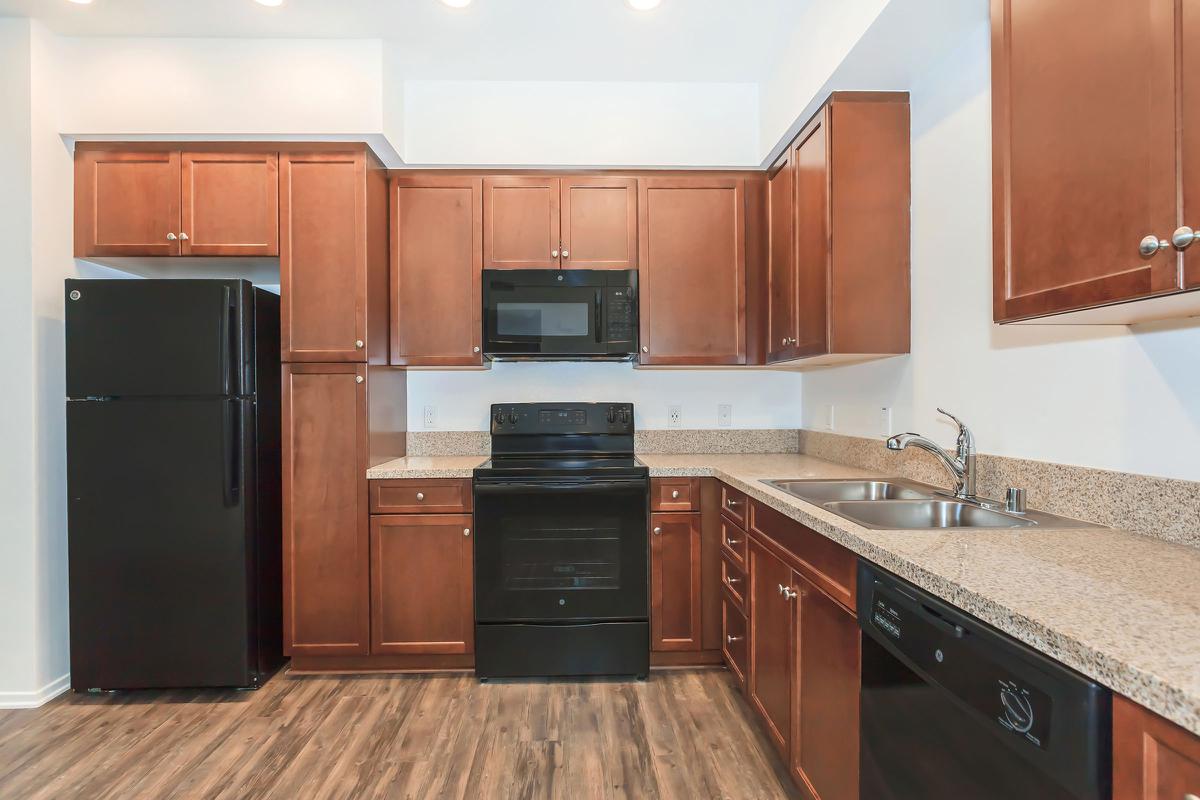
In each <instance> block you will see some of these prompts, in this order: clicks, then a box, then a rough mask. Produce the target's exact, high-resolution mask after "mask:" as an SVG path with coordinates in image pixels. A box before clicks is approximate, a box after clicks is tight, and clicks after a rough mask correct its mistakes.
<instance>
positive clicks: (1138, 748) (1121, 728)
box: [1113, 695, 1200, 800]
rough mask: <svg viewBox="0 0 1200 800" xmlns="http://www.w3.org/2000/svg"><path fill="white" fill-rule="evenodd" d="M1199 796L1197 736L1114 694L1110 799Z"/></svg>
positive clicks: (1199, 739)
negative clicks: (1111, 797)
mask: <svg viewBox="0 0 1200 800" xmlns="http://www.w3.org/2000/svg"><path fill="white" fill-rule="evenodd" d="M1192 797H1200V737H1196V736H1194V735H1192V734H1191V733H1188V732H1187V731H1185V730H1184V729H1183V728H1181V727H1179V726H1178V725H1175V724H1174V723H1172V722H1169V721H1168V720H1165V719H1163V718H1162V717H1160V716H1158V715H1157V714H1154V713H1152V712H1151V711H1148V710H1147V709H1145V708H1142V707H1141V706H1139V705H1138V704H1137V703H1135V702H1133V701H1132V700H1128V699H1126V698H1124V697H1121V696H1120V695H1113V800H1190V799H1191V798H1192Z"/></svg>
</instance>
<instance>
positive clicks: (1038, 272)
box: [992, 0, 1200, 322]
mask: <svg viewBox="0 0 1200 800" xmlns="http://www.w3.org/2000/svg"><path fill="white" fill-rule="evenodd" d="M1101 6H1102V8H1098V7H1097V4H1096V3H1094V2H1089V0H1053V1H1052V2H1044V3H1030V2H1019V1H1018V0H992V119H993V143H992V150H993V173H992V185H993V234H992V240H993V247H994V255H993V269H994V289H993V303H994V316H995V320H996V321H997V322H1008V321H1013V320H1020V319H1026V318H1031V317H1040V316H1045V315H1051V314H1058V313H1061V312H1066V311H1072V310H1077V309H1088V308H1095V307H1099V306H1107V305H1110V304H1115V303H1123V302H1125V301H1129V300H1137V299H1141V298H1147V297H1151V296H1153V295H1157V294H1162V293H1168V292H1174V291H1177V290H1178V289H1180V288H1181V287H1180V277H1179V264H1180V255H1179V253H1178V252H1176V251H1175V250H1174V249H1173V248H1172V247H1170V246H1169V245H1168V246H1165V247H1163V248H1161V249H1157V248H1154V247H1151V248H1150V249H1149V250H1147V251H1145V252H1142V251H1141V250H1140V248H1139V244H1140V243H1141V242H1142V240H1143V238H1145V237H1147V236H1151V237H1155V238H1157V239H1159V240H1162V241H1164V242H1165V241H1166V240H1169V239H1170V238H1171V233H1172V231H1174V230H1175V228H1176V227H1177V225H1178V224H1179V222H1178V218H1177V217H1178V213H1179V207H1178V191H1179V185H1178V182H1179V176H1180V171H1179V168H1180V165H1179V163H1178V161H1177V132H1178V131H1179V130H1181V129H1182V130H1183V137H1184V141H1185V142H1187V141H1192V142H1194V138H1191V137H1195V136H1197V135H1200V134H1197V133H1196V132H1195V126H1194V125H1193V126H1191V130H1187V129H1183V128H1182V125H1181V123H1185V122H1187V123H1194V122H1195V115H1196V111H1195V104H1192V105H1191V107H1190V108H1189V107H1188V105H1187V104H1186V103H1181V102H1180V100H1181V98H1180V92H1181V85H1180V69H1179V63H1178V61H1179V60H1181V62H1182V64H1183V75H1185V76H1186V77H1187V79H1188V80H1189V84H1190V83H1191V82H1194V75H1195V73H1196V70H1195V68H1194V64H1193V59H1194V58H1196V57H1197V55H1196V51H1198V50H1200V46H1198V45H1197V42H1200V39H1198V38H1197V37H1196V36H1195V35H1192V36H1191V37H1190V38H1189V37H1188V36H1187V35H1186V34H1184V35H1181V33H1182V32H1181V31H1180V30H1179V28H1178V27H1177V9H1178V8H1179V6H1180V4H1179V3H1178V2H1174V1H1173V0H1124V1H1123V2H1105V3H1103V4H1101ZM1183 7H1184V13H1183V14H1181V15H1179V17H1178V19H1179V20H1181V21H1182V24H1183V25H1185V26H1187V27H1186V28H1185V31H1191V32H1195V31H1196V25H1197V23H1196V21H1195V16H1196V12H1195V3H1194V2H1185V3H1183ZM1098 12H1099V13H1098ZM1085 16H1086V18H1088V19H1089V20H1091V21H1092V22H1093V23H1094V24H1089V25H1087V26H1080V25H1079V24H1078V22H1079V20H1080V19H1081V18H1084V17H1085ZM1180 48H1182V52H1180ZM1188 65H1192V68H1191V69H1189V68H1188ZM1183 88H1191V87H1190V85H1189V86H1187V87H1183ZM1194 91H1195V90H1194V89H1192V92H1193V93H1194ZM1189 99H1190V98H1189ZM1179 109H1183V113H1184V115H1185V119H1183V120H1181V118H1180V111H1179ZM1187 115H1190V117H1188V116H1187ZM1184 157H1185V164H1184V170H1185V171H1186V170H1187V163H1186V157H1187V154H1186V153H1185V154H1184ZM1196 224H1200V223H1196ZM1113 313H1114V315H1115V314H1128V313H1136V311H1133V310H1129V309H1122V310H1119V311H1114V312H1113ZM1112 319H1113V320H1114V321H1125V320H1121V319H1119V318H1118V317H1117V316H1113V318H1112ZM1078 321H1081V322H1095V321H1107V320H1106V319H1104V318H1101V317H1098V316H1094V315H1093V316H1091V317H1080V318H1079V319H1078Z"/></svg>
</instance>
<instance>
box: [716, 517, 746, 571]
mask: <svg viewBox="0 0 1200 800" xmlns="http://www.w3.org/2000/svg"><path fill="white" fill-rule="evenodd" d="M721 554H722V555H724V556H725V557H726V558H728V559H731V560H732V561H733V562H734V563H735V564H737V565H738V566H739V567H740V568H741V569H743V570H744V569H746V532H745V531H744V530H742V529H741V528H739V527H738V526H737V525H735V524H733V523H732V522H730V521H729V520H728V519H727V518H725V517H721Z"/></svg>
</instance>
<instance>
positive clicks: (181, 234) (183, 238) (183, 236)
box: [179, 232, 188, 242]
mask: <svg viewBox="0 0 1200 800" xmlns="http://www.w3.org/2000/svg"><path fill="white" fill-rule="evenodd" d="M187 240H188V237H187V234H186V233H183V232H180V234H179V241H181V242H186V241H187Z"/></svg>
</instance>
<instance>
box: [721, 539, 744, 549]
mask: <svg viewBox="0 0 1200 800" xmlns="http://www.w3.org/2000/svg"><path fill="white" fill-rule="evenodd" d="M741 543H742V540H741V539H726V540H725V544H727V545H729V546H730V547H737V546H738V545H739V544H741Z"/></svg>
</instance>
